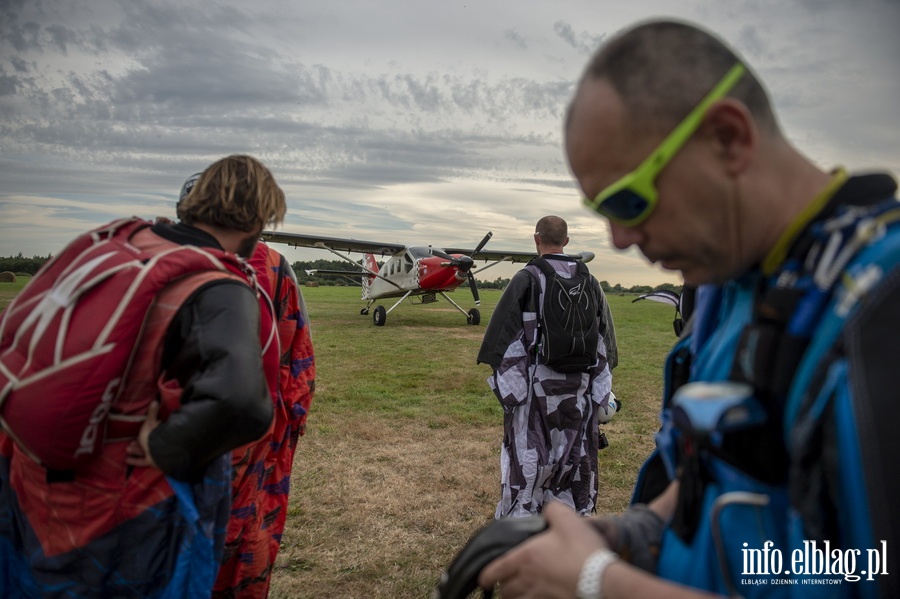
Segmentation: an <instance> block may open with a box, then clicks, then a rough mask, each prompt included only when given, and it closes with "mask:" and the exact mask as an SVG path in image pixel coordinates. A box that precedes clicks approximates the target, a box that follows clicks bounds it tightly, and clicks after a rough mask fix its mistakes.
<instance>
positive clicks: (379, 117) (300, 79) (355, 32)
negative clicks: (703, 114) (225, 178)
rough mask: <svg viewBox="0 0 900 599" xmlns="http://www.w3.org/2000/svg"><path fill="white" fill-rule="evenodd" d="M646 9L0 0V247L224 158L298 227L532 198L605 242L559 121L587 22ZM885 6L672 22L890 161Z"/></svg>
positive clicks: (376, 221)
mask: <svg viewBox="0 0 900 599" xmlns="http://www.w3.org/2000/svg"><path fill="white" fill-rule="evenodd" d="M668 6H669V4H668V3H666V2H664V1H663V0H641V1H640V2H635V3H629V4H628V5H620V4H615V6H613V4H609V5H606V4H604V3H600V4H597V3H596V2H588V1H587V0H579V1H577V2H572V3H564V4H555V5H550V4H547V5H535V6H534V7H533V9H531V10H527V11H524V10H522V9H521V7H520V6H519V5H517V4H515V3H512V2H505V1H503V0H485V2H483V3H478V4H473V5H471V6H469V5H456V4H452V3H446V4H440V5H433V6H432V5H428V6H425V5H423V4H421V3H411V2H407V1H404V0H385V2H380V3H378V4H377V6H376V5H374V4H372V3H368V2H364V1H363V0H348V1H347V2H342V3H334V2H332V3H322V2H319V1H318V0H309V1H308V2H304V3H277V2H272V1H271V0H258V1H257V2H255V3H253V5H252V6H250V5H246V4H240V3H237V2H219V3H212V4H210V3H203V2H199V1H194V0H184V1H183V2H179V3H166V4H163V3H158V2H146V1H134V2H118V1H116V0H90V1H88V0H42V2H30V1H26V0H7V1H6V2H2V3H0V213H2V214H4V215H7V214H12V213H11V212H2V211H3V210H4V209H6V210H11V209H12V208H11V207H13V206H14V207H16V210H18V212H16V214H18V215H19V217H17V218H22V217H23V216H22V215H23V214H27V210H25V208H23V207H24V206H27V205H28V202H29V201H33V202H34V203H35V210H36V211H37V210H39V211H40V214H41V219H40V223H41V224H40V228H38V229H34V228H33V227H32V228H29V229H28V230H29V232H30V234H29V236H27V237H25V236H22V235H21V234H20V231H21V230H25V228H24V227H23V226H21V225H20V226H19V227H18V228H17V229H12V228H10V229H6V228H3V227H4V225H3V224H2V221H3V219H2V218H0V255H3V254H8V253H9V252H12V251H19V250H18V249H16V248H19V247H20V246H23V245H24V244H28V245H27V246H26V247H22V249H23V251H26V253H27V247H38V246H40V243H41V241H42V239H43V236H42V235H41V234H38V233H35V231H37V230H43V231H45V232H46V237H47V238H51V237H52V238H53V239H57V234H56V233H52V234H51V232H52V231H53V227H54V226H56V225H54V223H57V225H58V230H64V231H66V232H67V233H68V232H71V230H72V229H73V227H75V226H76V225H80V224H81V223H83V222H85V221H91V220H93V222H98V221H99V219H102V218H107V217H109V215H110V214H118V213H119V212H122V211H124V212H126V213H128V212H129V210H132V211H134V212H135V213H142V214H143V213H146V212H148V211H153V210H161V209H165V210H169V211H170V210H171V207H172V202H173V198H174V194H175V193H176V192H177V189H178V187H179V186H180V184H181V182H182V181H183V179H184V177H185V176H186V175H187V174H189V173H191V172H194V171H196V170H199V169H202V168H203V167H205V166H206V165H207V164H208V163H209V162H210V161H212V160H214V159H216V158H218V157H220V156H222V155H224V154H229V153H233V152H247V153H251V154H254V155H256V156H258V157H260V158H261V159H262V160H263V161H264V162H266V164H268V165H269V166H270V167H272V168H273V171H275V172H276V174H277V177H278V179H279V181H280V182H282V185H283V186H284V187H285V188H286V190H289V197H291V198H292V202H295V203H294V204H292V213H291V215H290V216H289V219H288V222H289V223H290V224H292V226H296V227H298V229H297V230H308V228H313V229H315V230H310V231H309V232H314V233H319V234H327V233H329V232H330V233H333V234H336V235H337V234H342V233H346V232H348V231H354V232H358V233H368V234H369V236H370V237H374V238H376V239H378V238H385V237H387V239H386V240H400V241H412V240H407V239H406V238H405V237H406V235H407V234H408V233H409V232H410V231H414V232H415V233H416V234H419V235H422V236H423V237H424V239H420V240H418V241H420V242H421V241H426V242H427V241H429V240H430V239H437V238H438V237H440V236H444V235H445V236H446V238H445V241H443V242H441V243H456V244H458V243H459V239H458V238H454V237H453V236H454V235H458V231H459V227H458V222H457V219H465V220H467V221H471V222H472V223H473V226H474V225H477V226H476V228H478V229H479V230H481V229H487V228H496V229H497V231H495V233H496V235H495V241H497V242H498V243H499V242H501V241H502V239H501V238H499V237H497V235H504V236H506V237H507V239H510V240H512V239H518V237H519V236H520V234H521V237H522V238H523V239H525V241H524V242H522V243H527V234H525V233H522V231H525V232H526V233H527V229H528V227H530V226H531V225H533V222H532V219H536V218H537V217H539V216H541V215H543V214H544V213H546V212H549V211H553V212H557V213H561V214H562V215H563V216H565V217H566V218H567V219H568V220H570V225H572V226H573V230H575V229H574V227H576V226H577V227H579V229H578V230H579V232H580V234H581V235H582V236H584V237H585V239H586V240H588V241H589V243H590V244H592V246H591V247H586V248H585V249H592V248H593V247H596V248H608V240H607V239H606V233H605V228H604V226H603V224H602V223H601V222H600V221H598V220H597V219H595V218H593V217H592V216H590V215H587V214H585V213H584V212H583V211H582V209H581V208H580V204H579V202H578V193H577V191H576V190H575V188H574V184H573V182H572V180H571V177H570V176H569V173H568V168H567V166H566V163H565V161H564V158H563V154H562V149H561V139H560V137H561V135H560V129H561V122H562V118H563V117H562V115H563V111H564V110H565V106H566V104H567V102H568V100H569V98H570V97H571V94H572V92H573V86H574V82H575V79H576V78H577V77H578V76H579V75H580V72H581V69H582V68H583V65H584V62H585V60H586V57H587V56H588V55H589V54H590V53H592V52H593V51H594V50H595V49H596V47H597V46H598V45H599V43H600V42H601V41H602V40H603V39H604V37H605V36H608V35H611V34H613V33H615V31H616V30H617V29H619V28H621V27H622V26H624V25H625V24H626V23H628V22H631V21H632V20H635V19H640V18H646V17H649V16H655V15H658V14H664V13H665V12H666V11H667V10H670V9H669V8H668ZM897 6H898V4H897V3H896V2H887V1H885V0H856V1H854V2H838V1H830V0H829V1H826V2H818V1H816V2H806V1H802V2H793V3H785V2H781V1H780V0H740V1H738V2H732V3H727V4H722V3H710V2H708V1H706V0H691V1H690V2H686V3H683V6H682V7H681V8H680V11H681V12H682V14H680V15H679V16H680V17H682V18H695V19H698V20H699V21H700V22H701V23H703V24H706V25H708V26H709V27H711V28H713V29H714V30H716V31H718V32H719V33H720V34H721V35H722V36H723V37H725V38H727V39H732V40H734V42H735V44H736V46H737V47H738V49H739V50H740V52H741V53H742V54H743V55H744V56H746V57H747V58H748V60H750V62H751V64H752V65H753V66H754V68H755V69H756V70H757V71H758V72H759V73H760V74H761V75H762V77H763V79H764V80H765V81H766V82H767V84H768V85H769V87H770V89H771V90H772V95H773V98H774V99H775V103H776V107H777V109H778V111H779V113H780V114H781V119H782V121H783V122H784V124H785V127H786V130H787V131H788V133H789V135H790V136H791V137H792V139H794V140H795V141H796V142H797V143H798V145H799V146H801V147H802V148H805V149H807V150H808V151H809V152H810V155H811V156H813V157H814V158H815V159H817V160H820V161H821V162H822V163H823V164H830V163H833V162H836V161H843V162H844V163H845V164H848V165H849V166H853V165H855V164H859V165H875V164H886V165H887V166H888V167H892V168H900V158H898V150H897V149H896V142H895V139H894V137H895V136H894V135H893V133H892V132H893V131H894V130H895V129H896V127H894V126H892V125H895V124H896V123H897V120H898V109H897V108H896V102H895V98H896V97H898V92H900V89H898V85H900V84H898V80H897V78H896V77H893V72H894V70H895V66H894V65H895V64H896V62H897V59H898V58H900V52H898V49H900V45H898V41H897V40H898V39H900V38H898V37H897V36H896V35H894V33H893V32H894V31H895V30H896V25H897V24H898V20H897V18H896V17H897V13H898V10H897ZM71 197H77V198H78V199H79V203H78V205H77V207H73V206H72V205H70V204H63V203H60V200H62V199H67V198H71ZM29 198H32V200H29ZM112 205H115V206H116V210H113V211H111V210H110V206H112ZM92 206H93V207H94V208H93V213H92ZM21 210H25V212H24V213H23V212H21ZM35 226H37V225H35ZM302 227H306V228H302ZM318 227H321V228H318ZM357 236H361V235H357ZM476 237H477V236H476ZM401 238H402V239H401ZM474 241H477V239H475V240H474ZM516 243H519V242H518V241H517V242H516ZM8 245H9V246H11V247H7V246H8ZM500 245H501V246H504V247H509V244H508V243H501V244H500ZM41 247H43V246H41ZM498 247H500V246H498ZM513 249H516V248H513ZM46 251H49V250H48V249H41V250H40V252H41V253H46ZM612 262H614V263H616V264H618V263H620V262H621V263H622V264H627V265H628V267H629V268H632V269H638V270H640V268H642V267H639V266H638V265H639V264H640V260H639V259H638V258H637V257H636V256H635V255H633V254H626V255H624V256H623V257H621V260H619V258H617V259H616V260H615V261H612ZM646 273H647V276H649V277H659V276H660V275H659V274H658V271H655V270H650V269H647V270H646ZM605 278H609V279H610V280H615V277H614V276H612V275H610V276H609V277H605ZM623 282H625V281H624V279H623Z"/></svg>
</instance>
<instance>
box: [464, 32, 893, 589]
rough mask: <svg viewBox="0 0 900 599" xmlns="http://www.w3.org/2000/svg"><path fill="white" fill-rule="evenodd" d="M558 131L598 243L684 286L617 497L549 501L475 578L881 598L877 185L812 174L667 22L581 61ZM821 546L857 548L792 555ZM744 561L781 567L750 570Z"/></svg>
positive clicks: (701, 43)
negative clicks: (629, 494) (597, 223)
mask: <svg viewBox="0 0 900 599" xmlns="http://www.w3.org/2000/svg"><path fill="white" fill-rule="evenodd" d="M565 136H566V139H565V149H566V153H567V156H568V159H569V164H570V166H571V169H572V172H573V174H574V176H575V178H576V179H577V181H578V183H579V186H580V188H581V190H582V191H583V193H584V197H585V198H586V199H585V200H584V203H585V205H586V206H587V207H588V208H589V209H590V210H592V211H593V212H595V213H597V214H598V215H599V216H600V217H603V218H604V219H605V220H606V221H607V222H608V225H609V230H610V234H611V236H612V240H613V242H614V244H615V245H616V247H617V248H620V249H626V248H628V247H631V246H637V248H638V249H640V250H641V252H642V253H643V254H644V255H645V256H646V257H647V258H648V259H649V260H651V261H652V262H655V263H658V264H660V265H662V266H663V267H664V268H667V269H670V270H678V271H680V272H681V273H682V274H683V277H684V281H685V283H686V284H688V285H698V286H700V288H699V292H698V298H697V306H696V308H695V312H694V319H693V327H692V331H691V332H689V333H688V334H687V335H685V336H684V337H683V338H682V339H680V340H679V342H678V343H677V344H676V346H675V348H673V351H672V353H671V354H670V357H669V361H668V363H667V365H666V370H665V376H666V380H665V387H664V398H663V412H662V423H663V425H662V428H661V430H660V432H659V434H658V435H657V451H656V452H655V453H654V456H653V457H651V458H650V459H649V460H648V462H647V464H646V465H645V466H644V468H643V470H642V472H641V475H640V476H639V478H638V484H637V486H636V489H635V494H634V502H635V503H634V505H633V506H632V507H631V508H630V509H629V510H628V511H627V512H625V514H623V515H621V516H618V517H605V518H600V519H580V518H578V517H577V516H575V515H574V514H572V513H571V512H570V511H569V510H566V509H565V508H564V507H562V506H560V505H557V504H551V505H549V506H547V507H546V508H545V510H544V517H545V518H546V520H547V521H548V523H549V530H548V531H547V532H546V533H543V534H541V535H539V536H536V537H535V538H533V539H531V540H529V541H526V542H525V543H523V544H522V545H520V546H519V547H517V548H515V549H513V550H512V551H510V552H509V553H507V554H506V555H505V556H503V557H501V558H499V559H497V560H496V561H494V562H493V563H491V564H489V565H488V566H487V567H486V568H485V570H484V571H483V572H482V573H481V576H480V578H479V582H480V584H481V586H483V587H485V588H489V587H491V586H493V585H494V584H496V583H498V582H499V583H500V584H501V587H502V590H503V596H504V597H505V598H506V597H573V596H577V597H579V598H597V597H603V598H605V599H615V598H618V597H663V596H665V597H669V598H675V597H697V596H709V593H716V594H720V595H721V594H729V595H732V596H736V595H743V596H746V597H757V596H766V597H769V596H795V595H798V596H804V595H805V594H809V593H811V592H819V593H821V592H823V589H824V588H825V586H824V585H826V584H827V585H829V586H828V591H827V592H828V593H830V594H828V596H829V597H832V596H834V597H843V596H860V597H896V596H900V587H898V579H900V561H898V557H897V556H898V555H900V553H898V549H900V525H898V524H897V519H896V518H893V517H892V516H891V509H890V508H889V507H888V506H890V505H893V504H894V503H895V502H896V500H897V499H898V497H900V483H898V481H900V468H898V461H897V459H896V456H897V455H898V453H900V435H897V434H896V432H895V430H894V424H893V423H894V422H896V420H897V418H898V417H900V402H897V401H896V391H895V390H894V389H895V383H894V381H895V378H894V372H895V370H896V364H895V363H896V355H897V353H898V350H900V341H898V340H900V310H898V309H897V308H896V306H897V305H898V302H900V267H898V264H900V209H898V203H897V201H896V199H895V193H896V183H895V182H894V180H893V179H892V178H891V177H889V176H887V175H867V176H855V177H851V176H848V175H847V173H846V172H845V171H843V170H842V169H837V170H835V171H833V172H826V171H824V170H822V169H820V168H819V167H818V166H816V165H814V164H813V163H812V162H811V161H810V160H809V159H807V158H806V157H805V156H804V155H802V154H801V153H800V152H799V151H798V150H796V149H795V148H794V147H793V146H792V145H791V144H790V143H789V142H788V141H787V140H786V139H785V137H784V136H783V134H782V133H781V131H780V128H779V126H778V123H777V121H776V119H775V116H774V114H773V111H772V108H771V106H770V103H769V100H768V97H767V93H766V91H765V90H764V89H763V87H762V85H761V84H760V83H759V81H758V80H757V78H756V77H755V75H754V74H753V73H752V72H751V70H750V69H749V67H748V66H747V65H746V63H745V62H744V61H743V60H742V59H741V58H739V57H738V56H737V55H736V54H735V53H734V52H733V51H732V50H730V49H729V48H728V47H727V46H726V45H725V44H724V43H723V42H721V41H720V40H718V39H717V38H715V37H714V36H712V35H711V34H709V33H707V32H705V31H703V30H700V29H698V28H696V27H694V26H691V25H688V24H684V23H678V22H667V21H660V22H649V23H644V24H640V25H637V26H635V27H633V28H631V29H629V30H627V31H625V32H623V33H621V34H619V35H618V36H616V37H615V38H613V39H612V40H610V41H609V42H608V43H606V44H605V45H604V46H603V47H602V48H601V49H600V50H599V52H598V53H597V54H596V55H595V56H594V57H593V59H592V60H591V62H590V64H589V65H588V67H587V70H586V71H585V73H584V75H583V77H582V79H581V81H580V83H579V85H578V88H577V91H576V94H575V97H574V99H573V101H572V103H571V105H570V107H569V113H568V117H567V121H566V128H565ZM826 547H828V548H830V549H831V550H832V551H833V550H835V548H837V551H838V553H839V554H840V555H860V556H863V557H861V558H860V560H859V562H858V563H856V562H854V563H853V564H849V563H848V562H843V563H842V566H843V567H841V568H837V567H835V568H832V569H828V570H826V569H824V568H821V567H819V566H821V560H819V562H818V565H816V563H813V562H815V560H811V558H810V551H813V552H814V551H816V550H818V551H820V552H821V551H822V550H823V549H824V548H826ZM803 548H806V550H807V553H806V554H804V553H803ZM878 548H884V549H886V550H885V551H884V552H883V553H878V552H879V549H878ZM798 550H799V551H800V552H799V553H798ZM875 554H878V555H879V559H880V558H881V557H883V558H884V559H883V561H881V562H880V563H878V564H876V563H874V562H875V560H874V559H869V560H868V561H866V559H865V556H873V555H875ZM822 555H824V554H822ZM831 555H832V557H833V556H834V554H831ZM764 556H777V557H778V559H779V560H781V561H780V562H778V563H774V562H771V561H768V560H767V561H766V564H765V567H761V566H762V563H761V562H762V561H763V559H764ZM832 565H833V563H832ZM770 566H771V567H770ZM863 571H865V573H864V572H863ZM810 585H816V587H815V589H814V591H811V590H810V588H811V587H810ZM817 596H818V595H817Z"/></svg>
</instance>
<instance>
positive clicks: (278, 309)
mask: <svg viewBox="0 0 900 599" xmlns="http://www.w3.org/2000/svg"><path fill="white" fill-rule="evenodd" d="M279 257H280V259H279V260H278V273H277V275H276V283H275V295H274V296H273V297H272V303H273V304H274V305H275V322H280V321H281V317H282V316H283V314H282V312H283V310H284V304H283V303H282V302H281V282H282V281H284V277H285V276H286V275H285V270H286V269H285V267H284V264H285V258H284V254H279Z"/></svg>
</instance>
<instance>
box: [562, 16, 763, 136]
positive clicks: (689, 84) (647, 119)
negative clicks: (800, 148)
mask: <svg viewBox="0 0 900 599" xmlns="http://www.w3.org/2000/svg"><path fill="white" fill-rule="evenodd" d="M736 63H741V64H744V66H745V67H746V68H747V72H746V73H745V74H744V76H743V77H742V78H741V80H740V81H739V82H738V84H737V85H736V86H735V87H734V89H732V90H731V92H730V93H729V94H728V95H729V96H730V97H733V98H736V99H738V100H740V101H741V102H743V103H744V104H745V105H746V106H747V108H748V110H749V111H750V113H751V114H752V115H753V118H754V120H755V121H756V124H757V126H758V127H759V128H760V130H761V131H762V132H765V133H769V134H778V125H777V122H776V120H775V116H774V114H773V112H772V107H771V104H770V102H769V98H768V94H767V93H766V91H765V89H763V87H762V85H761V84H760V82H759V80H758V79H757V78H756V77H755V76H754V75H753V73H751V72H750V70H749V67H748V66H747V65H746V63H744V61H743V60H741V58H740V57H738V56H737V55H736V54H735V53H734V52H733V51H732V50H731V49H730V48H729V47H728V46H726V45H725V44H724V42H722V41H721V40H719V39H718V38H717V37H715V36H713V35H712V34H710V33H708V32H706V31H704V30H702V29H699V28H697V27H694V26H692V25H688V24H684V23H679V22H676V21H652V22H648V23H644V24H641V25H638V26H636V27H634V28H633V29H629V30H627V31H625V32H624V33H620V34H619V35H618V36H616V37H614V38H613V39H612V40H610V41H609V42H608V43H607V44H605V45H604V46H603V47H602V48H601V49H600V50H599V51H598V52H597V54H595V55H594V57H593V58H592V59H591V62H590V63H589V64H588V66H587V68H586V69H585V72H584V74H583V75H582V78H581V81H580V82H579V90H580V89H581V88H583V87H584V86H585V85H586V84H588V83H591V82H596V81H607V82H609V84H610V85H612V87H613V89H615V91H616V93H618V94H619V96H620V97H621V98H622V101H623V102H624V104H625V106H626V108H627V112H626V118H627V120H628V126H629V128H630V129H631V130H632V131H634V132H635V133H638V134H642V133H668V132H669V131H670V130H671V129H673V128H674V127H675V125H677V124H678V123H679V122H680V121H681V120H682V119H683V118H684V117H685V116H686V115H687V114H688V113H689V112H690V111H691V109H692V108H693V107H694V106H695V105H696V104H697V103H698V102H699V101H700V100H701V99H702V98H703V97H704V96H705V95H706V94H707V93H708V92H709V90H711V89H712V88H713V87H714V86H715V85H716V83H717V82H718V81H719V80H720V79H721V78H722V77H723V76H724V75H725V73H726V72H728V70H729V69H730V68H731V67H733V66H734V65H735V64H736ZM580 95H581V94H576V96H575V99H574V100H573V101H572V104H571V105H570V106H569V114H568V117H567V121H566V130H567V131H568V129H569V126H570V124H571V121H572V112H573V110H576V109H577V105H578V100H579V96H580Z"/></svg>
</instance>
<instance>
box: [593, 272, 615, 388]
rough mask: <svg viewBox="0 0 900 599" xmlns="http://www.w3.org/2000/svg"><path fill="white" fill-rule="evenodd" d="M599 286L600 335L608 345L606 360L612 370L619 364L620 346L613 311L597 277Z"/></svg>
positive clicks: (595, 282) (596, 283)
mask: <svg viewBox="0 0 900 599" xmlns="http://www.w3.org/2000/svg"><path fill="white" fill-rule="evenodd" d="M594 284H595V285H596V286H597V287H596V288H597V292H598V296H597V297H598V298H599V299H600V301H599V302H598V304H599V310H598V314H597V316H598V320H599V321H600V336H601V337H603V344H604V345H605V346H606V362H607V364H609V369H610V370H612V369H613V368H615V367H616V366H618V365H619V346H618V344H617V343H616V326H615V323H613V317H612V312H610V311H609V302H607V301H606V295H604V293H603V288H602V287H600V283H598V282H597V279H596V278H595V279H594Z"/></svg>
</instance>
